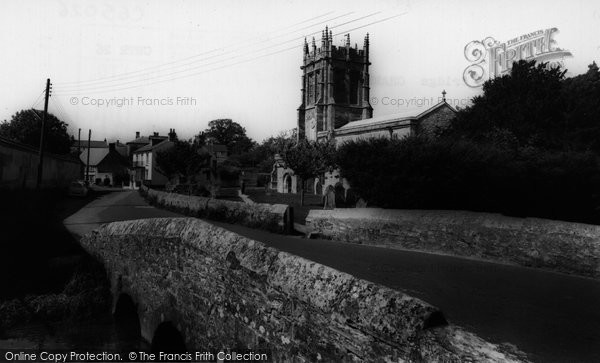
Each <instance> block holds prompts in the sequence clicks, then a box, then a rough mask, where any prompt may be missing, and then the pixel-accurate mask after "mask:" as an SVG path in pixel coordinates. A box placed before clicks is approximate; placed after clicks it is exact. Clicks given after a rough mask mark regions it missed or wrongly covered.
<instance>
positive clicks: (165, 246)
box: [81, 218, 518, 362]
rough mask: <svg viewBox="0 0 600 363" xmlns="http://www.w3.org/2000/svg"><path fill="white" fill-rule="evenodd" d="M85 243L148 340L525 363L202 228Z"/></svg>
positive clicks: (162, 229)
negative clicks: (170, 337)
mask: <svg viewBox="0 0 600 363" xmlns="http://www.w3.org/2000/svg"><path fill="white" fill-rule="evenodd" d="M81 243H82V245H83V246H84V248H86V249H87V250H88V251H89V252H90V253H91V254H92V255H94V256H96V257H97V258H98V259H100V260H101V261H102V262H103V263H104V265H105V267H106V270H107V272H108V274H109V278H110V281H111V287H112V293H113V296H114V297H115V300H116V299H117V298H118V297H119V296H121V295H122V294H126V295H128V296H130V297H131V298H132V299H133V301H134V302H135V304H136V305H137V312H138V316H139V319H140V325H141V331H142V336H143V337H144V338H146V339H147V340H149V341H152V339H153V336H154V334H155V331H156V330H157V328H158V326H159V325H160V324H161V323H171V324H172V325H173V326H175V327H176V328H177V329H178V330H179V332H180V333H181V334H182V336H183V338H184V340H185V344H186V347H187V349H189V350H198V351H210V350H213V351H218V350H222V349H226V348H230V349H231V348H232V349H253V350H259V349H265V350H269V351H271V352H272V357H273V359H274V361H299V360H300V361H319V360H321V361H388V362H391V361H399V360H400V359H403V360H411V361H414V360H417V361H419V360H422V361H431V362H434V361H445V362H452V361H456V362H459V361H464V360H465V359H467V358H468V359H470V360H471V361H506V362H511V361H518V359H517V358H515V355H514V354H513V353H508V352H503V351H502V350H501V349H500V348H499V347H498V346H496V345H494V344H491V343H488V342H485V341H483V340H482V339H480V338H478V337H477V336H475V335H473V334H471V333H468V332H466V331H464V330H462V329H461V328H459V327H456V326H452V325H448V324H447V322H446V320H445V319H444V316H443V314H442V313H441V312H440V311H439V310H438V309H437V308H435V307H433V306H431V305H429V304H427V303H425V302H423V301H421V300H419V299H416V298H414V297H411V296H409V295H406V294H404V293H402V292H400V291H395V290H392V289H389V288H386V287H383V286H380V285H377V284H374V283H371V282H368V281H365V280H360V279H357V278H355V277H353V276H351V275H349V274H346V273H342V272H339V271H337V270H335V269H332V268H329V267H327V266H323V265H320V264H318V263H315V262H312V261H309V260H306V259H303V258H300V257H297V256H294V255H291V254H288V253H285V252H280V251H278V250H276V249H273V248H270V247H267V246H265V245H264V244H262V243H260V242H257V241H254V240H251V239H248V238H246V237H242V236H240V235H237V234H235V233H233V232H230V231H227V230H225V229H222V228H220V227H217V226H214V225H211V224H209V223H207V222H204V221H202V220H198V219H194V218H157V219H144V220H136V221H125V222H114V223H110V224H108V225H105V226H103V227H101V228H99V229H98V230H96V231H94V232H92V233H90V234H88V235H86V236H84V237H83V238H82V240H81ZM115 304H116V301H115Z"/></svg>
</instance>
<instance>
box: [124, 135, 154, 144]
mask: <svg viewBox="0 0 600 363" xmlns="http://www.w3.org/2000/svg"><path fill="white" fill-rule="evenodd" d="M149 143H150V138H149V137H147V136H141V137H138V138H137V139H135V140H131V141H127V144H149Z"/></svg>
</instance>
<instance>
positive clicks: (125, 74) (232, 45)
mask: <svg viewBox="0 0 600 363" xmlns="http://www.w3.org/2000/svg"><path fill="white" fill-rule="evenodd" d="M331 13H333V11H330V12H328V13H325V14H321V15H319V16H316V17H313V18H309V19H306V20H304V21H301V22H299V23H296V24H292V25H290V26H287V27H284V28H282V29H279V30H276V31H275V33H278V32H281V31H283V30H286V29H289V28H293V27H295V26H297V25H301V24H304V23H306V22H309V21H312V20H315V19H318V18H322V17H324V16H327V15H330V14H331ZM352 13H353V12H350V13H346V14H344V15H340V16H337V17H334V18H331V19H327V20H325V21H322V22H321V23H317V24H313V25H310V26H309V27H311V26H315V25H318V24H322V23H325V22H328V21H333V20H335V19H338V18H340V17H344V16H347V15H350V14H352ZM302 29H304V28H301V29H297V30H295V31H294V32H297V31H299V30H302ZM254 39H262V36H260V37H255V38H252V39H250V40H254ZM247 42H248V41H241V42H237V43H233V44H230V45H228V46H226V47H224V48H217V49H212V50H210V51H206V52H203V53H200V54H196V55H193V56H190V57H186V58H183V59H179V60H175V61H172V62H167V63H163V64H158V65H155V66H151V67H147V68H143V69H139V70H137V71H132V72H126V73H120V74H115V75H112V76H106V77H100V78H96V79H92V80H86V81H71V82H61V83H57V84H60V85H71V84H82V83H98V82H107V81H109V80H110V79H112V78H122V77H123V76H128V75H133V74H136V73H140V72H146V71H147V70H150V69H156V68H162V67H165V66H168V65H171V64H175V63H180V62H184V61H187V60H190V59H194V58H198V57H200V56H203V55H206V54H210V53H214V52H217V51H219V50H224V49H227V48H231V47H235V46H238V45H239V44H245V45H246V46H250V45H254V44H258V42H255V43H251V44H248V43H247ZM193 63H194V62H191V63H186V64H183V65H179V66H175V67H172V68H176V67H180V66H184V65H187V64H193ZM172 68H171V69H172ZM131 77H136V76H128V77H125V78H131Z"/></svg>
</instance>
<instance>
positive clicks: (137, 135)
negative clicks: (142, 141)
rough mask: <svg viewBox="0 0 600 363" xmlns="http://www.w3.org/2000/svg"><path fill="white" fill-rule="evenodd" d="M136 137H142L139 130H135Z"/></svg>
mask: <svg viewBox="0 0 600 363" xmlns="http://www.w3.org/2000/svg"><path fill="white" fill-rule="evenodd" d="M135 138H136V139H139V138H140V132H139V131H136V132H135Z"/></svg>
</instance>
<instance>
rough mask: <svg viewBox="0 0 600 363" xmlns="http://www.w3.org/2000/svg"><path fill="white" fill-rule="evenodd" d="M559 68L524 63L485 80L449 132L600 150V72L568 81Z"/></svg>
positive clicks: (594, 70)
mask: <svg viewBox="0 0 600 363" xmlns="http://www.w3.org/2000/svg"><path fill="white" fill-rule="evenodd" d="M565 72H566V71H564V70H561V69H560V68H548V66H547V64H546V63H540V64H537V65H536V63H535V61H529V62H527V61H520V62H519V63H515V64H514V66H513V68H512V70H511V73H510V74H508V75H505V76H502V77H497V78H493V79H490V80H488V81H486V82H485V83H484V85H483V94H482V95H481V96H477V97H474V98H473V104H472V106H470V107H467V108H465V109H463V110H461V111H460V112H459V113H458V117H457V119H456V121H455V122H454V123H453V125H452V127H451V128H450V129H449V130H448V132H447V135H448V136H452V137H462V138H467V139H470V140H473V141H475V142H478V143H495V144H503V145H505V146H512V147H524V146H533V147H539V148H543V149H550V150H581V151H585V150H593V151H595V152H600V138H599V136H600V123H599V122H598V120H599V119H600V102H598V99H599V98H600V72H599V71H598V66H597V65H596V63H592V64H591V65H590V66H589V70H588V72H587V73H585V74H582V75H579V76H577V77H573V78H566V79H565V77H564V76H565Z"/></svg>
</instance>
